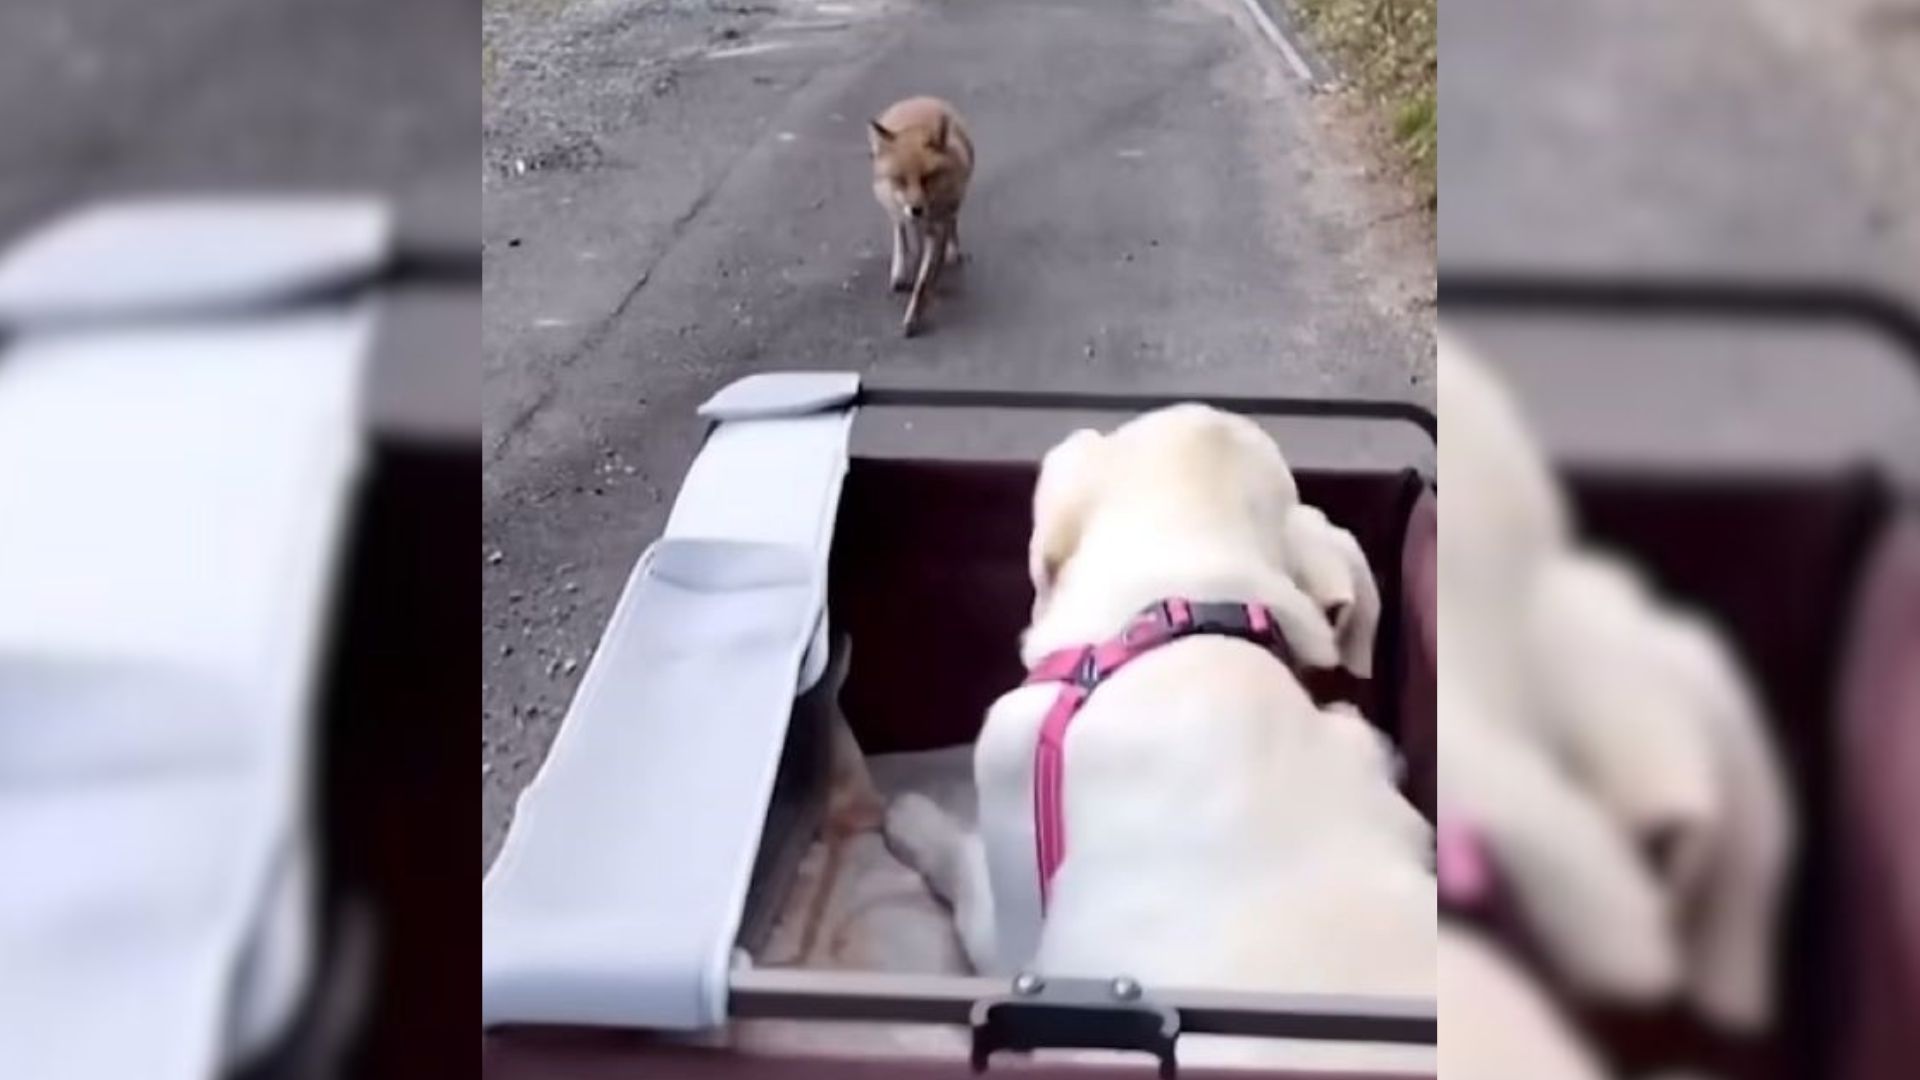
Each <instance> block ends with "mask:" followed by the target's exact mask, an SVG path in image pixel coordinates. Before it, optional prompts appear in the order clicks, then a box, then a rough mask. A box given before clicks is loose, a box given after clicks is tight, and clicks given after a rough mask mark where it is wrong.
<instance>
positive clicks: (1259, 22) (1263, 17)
mask: <svg viewBox="0 0 1920 1080" xmlns="http://www.w3.org/2000/svg"><path fill="white" fill-rule="evenodd" d="M1240 4H1241V6H1242V7H1245V8H1246V9H1247V14H1248V15H1250V16H1252V17H1253V22H1254V25H1256V26H1258V27H1259V28H1260V33H1261V34H1262V35H1263V36H1264V37H1265V38H1266V39H1267V40H1268V41H1270V42H1272V43H1273V47H1274V48H1276V49H1279V50H1280V56H1281V58H1282V59H1284V60H1286V62H1287V66H1288V67H1290V68H1292V69H1293V73H1294V75H1295V76H1296V77H1298V78H1299V80H1300V81H1301V82H1303V83H1306V84H1307V85H1308V86H1313V85H1314V78H1313V69H1312V68H1310V67H1308V66H1307V58H1306V57H1304V56H1301V55H1300V50H1299V49H1296V48H1294V47H1293V42H1291V41H1288V40H1287V35H1286V34H1284V33H1281V31H1280V27H1279V25H1278V24H1277V23H1275V22H1274V21H1273V16H1271V15H1269V14H1267V9H1266V8H1264V7H1261V6H1260V0H1240Z"/></svg>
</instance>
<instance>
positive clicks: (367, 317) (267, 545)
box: [0, 199, 386, 1080]
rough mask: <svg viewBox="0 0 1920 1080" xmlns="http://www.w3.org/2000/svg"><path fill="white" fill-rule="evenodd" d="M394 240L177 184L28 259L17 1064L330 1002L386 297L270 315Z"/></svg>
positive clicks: (11, 309)
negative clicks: (266, 305) (319, 737)
mask: <svg viewBox="0 0 1920 1080" xmlns="http://www.w3.org/2000/svg"><path fill="white" fill-rule="evenodd" d="M385 230H386V225H385V212H384V210H383V209H382V208H381V206H380V204H379V203H378V202H371V203H370V202H367V201H364V200H322V201H318V202H315V201H308V200H299V199H288V200H252V199H247V200H237V201H234V202H226V201H222V200H215V199H207V200H161V201H156V202H152V203H139V204H131V205H124V206H109V207H102V208H99V209H96V210H93V211H88V212H83V213H81V214H79V215H77V216H76V217H75V218H73V219H69V220H64V221H60V222H55V223H54V224H53V225H51V226H49V227H48V228H47V229H45V230H42V231H41V232H39V233H36V234H34V235H33V236H31V237H29V238H28V239H27V240H26V241H24V242H23V243H22V244H21V245H20V247H19V248H18V249H16V250H14V251H12V252H9V253H8V254H7V255H6V256H5V257H4V258H0V324H3V325H4V329H5V330H7V331H9V332H11V334H12V335H14V336H13V337H12V338H11V340H9V341H7V342H6V343H5V352H4V353H0V865H3V866H5V867H7V868H8V870H7V873H6V875H5V882H4V884H0V1060H4V1061H5V1063H6V1064H5V1066H4V1067H0V1071H4V1072H5V1073H6V1074H7V1075H8V1076H21V1077H29V1076H30V1077H34V1078H35V1080H121V1078H123V1077H136V1076H137V1077H142V1078H149V1080H206V1078H209V1077H214V1076H220V1075H224V1074H226V1073H227V1072H229V1071H230V1070H231V1068H232V1067H233V1066H234V1065H235V1064H237V1063H241V1062H244V1061H245V1060H247V1059H248V1058H249V1057H250V1056H252V1055H253V1054H255V1053H256V1052H257V1051H259V1050H262V1049H264V1048H266V1047H268V1046H270V1045H271V1044H272V1042H273V1041H274V1040H275V1039H276V1038H277V1037H278V1036H279V1035H280V1034H281V1033H282V1032H283V1031H284V1029H285V1025H286V1023H287V1021H288V1020H289V1018H290V1017H291V1015H292V1014H293V1012H294V1010H295V1009H296V1008H297V1006H298V1004H299V1002H300V996H301V994H302V992H303V990H304V988H305V986H306V983H307V980H308V970H309V966H310V959H311V956H310V950H311V948H312V945H313V942H312V940H311V936H312V933H313V925H314V919H313V917H312V900H313V898H312V895H311V885H312V881H311V876H310V869H311V864H310V852H309V851H308V847H309V845H310V844H311V842H312V841H311V831H310V828H309V822H308V820H307V801H308V800H307V790H306V785H307V771H308V765H309V763H310V760H311V759H310V756H309V754H308V749H309V743H310V734H309V731H308V722H309V718H310V715H311V707H312V699H313V694H314V690H315V679H316V675H317V668H318V661H319V660H320V658H321V644H322V636H323V633H324V631H325V629H326V626H327V622H326V614H327V600H328V598H329V597H330V595H331V594H332V589H331V588H330V585H331V583H332V580H333V571H334V561H335V556H336V552H337V549H338V545H339V540H340V537H341V534H342V532H343V527H344V525H345V520H346V516H347V511H348V508H349V507H350V506H351V505H352V500H351V496H352V494H353V491H354V487H355V481H356V479H357V476H358V472H359V467H360V463H361V459H362V455H363V452H364V446H363V444H362V433H361V429H360V421H359V413H360V409H359V390H360V386H361V381H362V374H363V368H364V366H365V363H366V360H367V352H368V344H369V342H370V340H371V332H372V327H373V322H374V315H373V306H372V304H371V303H370V302H358V301H356V302H349V303H339V304H333V305H329V306H327V307H325V308H324V309H318V310H311V311H308V310H282V311H278V312H275V313H272V314H270V315H263V314H261V313H259V312H257V311H247V310H246V308H247V307H248V306H249V305H251V304H254V303H256V302H266V301H268V300H271V299H277V298H284V297H285V296H287V295H289V290H292V291H293V292H298V291H299V289H300V288H301V287H302V286H303V285H305V284H307V283H311V282H316V281H331V280H335V279H336V278H338V277H340V276H341V275H348V274H350V273H351V272H352V271H353V270H354V269H355V268H360V269H364V268H366V267H367V266H370V265H373V264H374V263H376V262H377V260H379V259H381V258H384V253H385ZM182 251H191V252H192V253H193V258H191V259H186V260H182V258H181V257H180V256H181V252H182ZM188 264H191V265H188Z"/></svg>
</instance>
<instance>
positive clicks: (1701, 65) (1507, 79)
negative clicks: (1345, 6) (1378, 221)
mask: <svg viewBox="0 0 1920 1080" xmlns="http://www.w3.org/2000/svg"><path fill="white" fill-rule="evenodd" d="M1440 56H1441V62H1440V71H1441V75H1440V114H1441V116H1442V118H1443V119H1442V127H1443V130H1444V136H1443V137H1442V139H1441V141H1440V153H1439V160H1440V170H1439V179H1440V190H1441V192H1442V195H1441V200H1442V204H1443V211H1442V213H1441V215H1440V227H1439V253H1440V261H1441V264H1442V266H1443V267H1465V266H1475V267H1486V266H1490V265H1491V266H1498V267H1502V268H1508V269H1542V270H1582V271H1596V270H1598V271H1619V270H1655V271H1665V272H1681V273H1721V274H1724V273H1747V274H1752V273H1773V274H1784V273H1792V274H1799V275H1821V276H1826V277H1841V278H1847V279H1853V280H1865V281H1872V282H1876V283H1880V284H1884V285H1889V286H1892V287H1894V288H1898V289H1902V290H1905V291H1907V292H1908V293H1909V294H1911V295H1914V296H1916V297H1920V200H1916V199H1915V198H1914V193H1915V192H1916V191H1920V74H1916V72H1920V4H1916V3H1914V0H1836V2H1835V3H1830V4H1808V3H1799V2H1797V0H1700V2H1698V3H1689V4H1670V3H1663V2H1662V0H1612V2H1580V3H1557V4H1540V3H1533V2H1530V0H1447V4H1446V14H1445V17H1444V18H1443V19H1442V20H1441V24H1440Z"/></svg>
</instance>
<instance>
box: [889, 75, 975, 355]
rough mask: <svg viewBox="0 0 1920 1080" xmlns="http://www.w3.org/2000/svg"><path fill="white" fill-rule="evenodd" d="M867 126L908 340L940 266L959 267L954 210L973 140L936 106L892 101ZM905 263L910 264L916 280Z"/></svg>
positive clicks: (931, 101)
mask: <svg viewBox="0 0 1920 1080" xmlns="http://www.w3.org/2000/svg"><path fill="white" fill-rule="evenodd" d="M867 123H868V126H869V128H870V131H869V133H868V134H869V140H870V142H871V143H872V146H873V194H874V197H875V198H877V199H879V200H880V205H881V207H882V208H884V209H885V210H886V212H887V217H888V218H889V219H890V220H891V221H892V222H893V269H892V275H891V279H890V280H891V283H892V285H893V289H894V291H895V292H899V291H902V290H905V289H908V288H911V289H912V290H913V296H912V298H911V299H909V300H908V301H907V315H906V318H905V319H903V320H902V321H901V323H900V331H901V333H903V334H905V335H907V336H908V337H912V336H913V335H914V334H915V333H916V332H918V330H919V329H920V325H921V313H922V312H923V311H924V310H925V309H926V305H927V293H928V291H929V290H931V289H932V288H933V285H934V282H935V281H937V280H938V279H939V276H940V271H941V269H942V268H943V266H944V265H945V263H946V261H947V260H948V258H949V257H951V258H952V259H953V260H954V261H955V262H958V261H960V259H961V255H960V223H959V217H960V204H961V202H962V201H964V200H965V199H966V197H967V181H968V180H969V179H970V178H972V176H973V140H972V138H970V137H969V136H968V135H967V129H966V125H965V124H964V123H962V122H961V119H960V114H959V112H958V111H956V110H955V109H954V107H953V106H952V105H949V104H947V103H946V102H944V101H941V100H940V99H938V98H930V97H914V98H907V99H906V100H904V101H897V102H895V103H894V104H892V105H890V106H888V107H887V110H886V111H885V112H883V113H881V114H880V115H879V116H877V117H874V118H873V119H872V120H869V121H868V122H867ZM910 253H911V254H910ZM909 258H913V259H917V260H918V262H919V270H918V272H917V273H916V272H915V271H914V270H913V269H912V267H911V266H910V265H909V263H908V260H909Z"/></svg>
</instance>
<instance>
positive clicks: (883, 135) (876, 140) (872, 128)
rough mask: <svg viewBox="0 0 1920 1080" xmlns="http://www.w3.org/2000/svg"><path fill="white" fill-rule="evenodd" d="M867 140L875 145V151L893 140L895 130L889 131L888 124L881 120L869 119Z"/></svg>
mask: <svg viewBox="0 0 1920 1080" xmlns="http://www.w3.org/2000/svg"><path fill="white" fill-rule="evenodd" d="M867 141H868V142H869V143H871V144H872V145H873V148H874V150H875V151H878V150H879V149H880V148H881V147H883V146H886V145H887V144H888V143H891V142H892V141H893V132H891V131H888V130H887V126H886V125H885V124H882V123H881V122H880V121H879V120H869V121H867Z"/></svg>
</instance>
